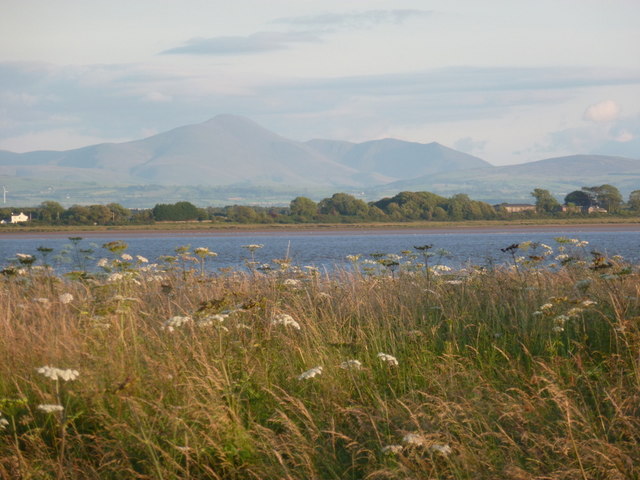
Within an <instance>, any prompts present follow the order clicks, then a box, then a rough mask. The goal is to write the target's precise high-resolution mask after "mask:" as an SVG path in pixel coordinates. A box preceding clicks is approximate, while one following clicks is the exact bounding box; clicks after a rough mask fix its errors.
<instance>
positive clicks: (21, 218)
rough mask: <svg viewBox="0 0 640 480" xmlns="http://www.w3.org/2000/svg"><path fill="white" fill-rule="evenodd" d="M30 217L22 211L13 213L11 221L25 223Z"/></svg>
mask: <svg viewBox="0 0 640 480" xmlns="http://www.w3.org/2000/svg"><path fill="white" fill-rule="evenodd" d="M28 221H29V217H27V216H26V215H25V214H24V213H23V212H20V213H19V214H18V215H14V214H13V213H12V214H11V220H10V221H9V223H23V222H28Z"/></svg>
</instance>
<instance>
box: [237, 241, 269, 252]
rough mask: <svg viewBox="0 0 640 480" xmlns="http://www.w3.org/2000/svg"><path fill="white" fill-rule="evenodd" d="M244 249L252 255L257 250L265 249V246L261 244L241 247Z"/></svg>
mask: <svg viewBox="0 0 640 480" xmlns="http://www.w3.org/2000/svg"><path fill="white" fill-rule="evenodd" d="M240 246H241V247H242V248H246V249H247V250H249V251H250V252H251V253H253V252H255V251H256V250H258V249H260V248H262V247H264V245H262V244H260V243H251V244H249V245H240Z"/></svg>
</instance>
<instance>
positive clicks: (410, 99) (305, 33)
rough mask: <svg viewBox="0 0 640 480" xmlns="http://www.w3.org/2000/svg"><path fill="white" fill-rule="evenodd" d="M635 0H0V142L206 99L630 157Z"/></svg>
mask: <svg viewBox="0 0 640 480" xmlns="http://www.w3.org/2000/svg"><path fill="white" fill-rule="evenodd" d="M638 19H640V2H638V1H637V0H609V1H606V2H605V1H603V0H598V1H593V0H553V1H547V0H539V1H536V2H533V1H516V0H510V1H506V0H504V1H503V0H485V1H483V2H479V1H476V0H473V1H471V0H468V1H464V0H457V1H456V2H451V1H429V0H422V1H414V0H393V1H389V0H366V1H364V0H353V1H345V0H341V1H334V0H323V1H315V0H271V1H269V2H263V1H256V0H253V1H249V0H234V2H233V3H232V4H231V2H228V1H224V2H222V1H211V0H208V1H205V0H185V1H181V2H178V1H169V0H154V1H148V0H136V1H135V2H131V1H130V0H128V1H122V0H110V1H102V0H96V1H91V2H87V1H86V0H56V1H55V2H51V1H45V0H3V13H2V15H1V16H0V149H5V150H12V151H18V152H23V151H30V150H41V149H67V148H76V147H81V146H84V145H89V144H94V143H99V142H106V141H126V140H133V139H138V138H142V137H145V136H149V135H152V134H154V133H158V132H161V131H165V130H168V129H171V128H174V127H177V126H181V125H185V124H191V123H199V122H203V121H205V120H207V119H209V118H211V117H213V116H215V115H217V114H222V113H231V114H237V115H245V116H247V117H249V118H251V119H253V120H254V121H256V122H258V123H260V124H261V125H263V126H265V127H266V128H268V129H270V130H272V131H274V132H276V133H278V134H280V135H282V136H285V137H288V138H292V139H295V140H309V139H312V138H330V139H336V140H349V141H356V142H358V141H365V140H373V139H379V138H385V137H395V138H400V139H404V140H410V141H417V142H422V143H428V142H432V141H438V142H440V143H443V144H445V145H447V146H450V147H453V148H457V149H460V150H463V151H466V152H468V153H472V154H475V155H477V156H480V157H481V158H483V159H485V160H487V161H489V162H490V163H493V164H494V165H506V164H515V163H522V162H526V161H531V160H538V159H541V158H548V157H553V156H561V155H567V154H573V153H608V154H617V155H625V156H629V157H634V158H640V29H639V28H638V26H637V22H638Z"/></svg>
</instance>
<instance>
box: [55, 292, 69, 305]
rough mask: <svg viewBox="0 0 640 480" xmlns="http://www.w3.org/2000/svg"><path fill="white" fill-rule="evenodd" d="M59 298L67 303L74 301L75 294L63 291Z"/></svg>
mask: <svg viewBox="0 0 640 480" xmlns="http://www.w3.org/2000/svg"><path fill="white" fill-rule="evenodd" d="M58 300H60V303H62V304H64V305H66V304H68V303H71V302H73V295H71V294H70V293H63V294H61V295H60V296H59V297H58Z"/></svg>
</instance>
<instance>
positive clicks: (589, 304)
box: [582, 300, 598, 307]
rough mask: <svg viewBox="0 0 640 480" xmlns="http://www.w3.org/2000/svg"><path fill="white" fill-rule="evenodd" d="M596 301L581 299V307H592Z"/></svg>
mask: <svg viewBox="0 0 640 480" xmlns="http://www.w3.org/2000/svg"><path fill="white" fill-rule="evenodd" d="M597 304H598V302H594V301H593V300H583V301H582V306H583V307H592V306H594V305H597Z"/></svg>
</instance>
